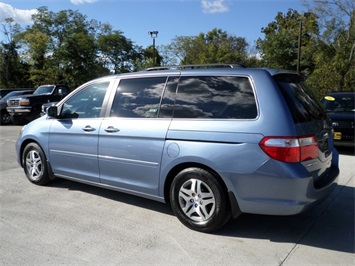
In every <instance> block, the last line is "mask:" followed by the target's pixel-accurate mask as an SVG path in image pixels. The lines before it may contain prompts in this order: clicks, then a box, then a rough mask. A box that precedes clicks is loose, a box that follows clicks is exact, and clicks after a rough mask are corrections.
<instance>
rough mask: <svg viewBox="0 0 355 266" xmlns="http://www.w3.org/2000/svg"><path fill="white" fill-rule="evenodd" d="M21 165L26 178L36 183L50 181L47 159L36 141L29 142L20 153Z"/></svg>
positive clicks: (42, 183)
mask: <svg viewBox="0 0 355 266" xmlns="http://www.w3.org/2000/svg"><path fill="white" fill-rule="evenodd" d="M22 160H23V166H24V170H25V174H26V177H27V179H28V180H29V181H30V182H31V183H33V184H36V185H45V184H47V183H49V182H50V178H49V175H48V168H47V160H46V156H45V155H44V152H43V150H42V149H41V147H40V146H38V145H37V144H36V143H29V144H28V145H27V146H26V147H25V149H24V151H23V155H22Z"/></svg>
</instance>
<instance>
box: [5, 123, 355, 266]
mask: <svg viewBox="0 0 355 266" xmlns="http://www.w3.org/2000/svg"><path fill="white" fill-rule="evenodd" d="M20 128H21V127H19V126H0V265H355V255H354V253H355V245H354V217H355V215H354V211H355V209H354V195H355V156H354V154H353V152H352V151H351V150H340V152H341V155H340V171H341V174H340V180H339V185H338V187H337V189H336V190H335V191H334V192H333V193H332V194H331V195H330V197H328V198H327V199H326V200H325V201H324V202H322V203H321V204H320V205H318V206H316V207H315V208H313V209H311V210H310V211H308V212H306V213H303V214H301V215H296V216H288V217H283V216H264V215H249V214H243V215H242V216H240V217H239V218H238V219H237V220H232V221H230V222H229V223H228V224H227V225H226V226H225V227H223V228H222V229H221V230H219V231H217V232H215V233H213V234H205V233H198V232H195V231H192V230H189V229H188V228H186V227H184V226H183V225H182V224H181V223H180V222H179V221H178V219H177V218H176V217H175V216H174V215H173V213H172V211H171V209H170V207H169V206H168V205H165V204H162V203H159V202H154V201H151V200H147V199H143V198H139V197H135V196H130V195H126V194H123V193H118V192H113V191H108V190H104V189H100V188H96V187H91V186H87V185H83V184H79V183H74V182H71V181H66V180H57V181H56V182H54V183H52V184H51V185H49V186H36V185H33V184H31V183H30V182H29V181H27V179H26V177H25V175H24V172H23V169H22V168H20V167H19V165H18V164H17V162H16V155H15V149H14V145H15V141H16V139H17V137H18V134H19V131H20Z"/></svg>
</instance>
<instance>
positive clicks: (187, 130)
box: [16, 65, 339, 232]
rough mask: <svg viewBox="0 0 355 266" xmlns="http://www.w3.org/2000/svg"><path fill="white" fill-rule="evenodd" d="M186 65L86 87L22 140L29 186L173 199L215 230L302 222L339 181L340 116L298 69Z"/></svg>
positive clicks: (182, 213) (190, 222)
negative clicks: (335, 118)
mask: <svg viewBox="0 0 355 266" xmlns="http://www.w3.org/2000/svg"><path fill="white" fill-rule="evenodd" d="M225 66H226V65H217V66H215V65H213V66H210V68H209V66H201V65H196V66H195V65H194V66H177V67H172V68H169V69H167V67H164V69H160V68H153V69H149V70H147V71H142V72H137V73H129V74H120V75H111V76H107V77H103V78H99V79H95V80H92V81H89V82H87V83H85V84H84V85H82V86H80V87H79V88H78V89H76V90H75V91H73V92H72V93H71V94H70V95H68V96H67V97H66V98H64V99H63V100H61V101H60V102H59V103H58V104H57V105H54V106H50V107H49V108H48V110H47V115H45V116H42V117H41V118H39V119H37V120H35V121H33V122H31V123H29V124H28V125H26V126H25V127H24V128H23V130H22V133H21V135H20V136H19V139H18V141H17V143H16V150H17V154H18V161H19V163H20V165H21V166H22V167H23V168H24V172H25V174H26V176H27V178H28V180H29V181H30V182H32V183H34V184H38V185H44V184H47V183H48V182H50V181H52V180H53V179H55V178H65V179H69V180H74V181H78V182H82V183H85V184H90V185H95V186H99V187H102V188H107V189H112V190H116V191H121V192H125V193H130V194H133V195H137V196H141V197H146V198H148V199H152V200H157V201H161V202H166V203H169V204H170V205H171V207H172V210H173V212H174V213H175V215H176V216H177V218H178V219H179V220H180V221H181V222H182V223H183V224H184V225H185V226H187V227H189V228H191V229H193V230H197V231H201V232H211V231H213V230H216V229H218V228H220V227H221V226H223V225H224V224H225V223H226V222H227V221H228V220H229V219H230V217H233V218H237V217H238V216H239V215H240V214H241V213H254V214H268V215H293V214H298V213H301V212H303V211H304V210H306V209H308V208H309V207H311V206H313V205H314V204H316V203H317V202H319V201H320V200H322V199H324V198H325V197H326V196H327V195H329V193H330V192H331V191H332V190H333V189H334V188H335V187H336V185H337V177H338V174H339V167H338V158H339V157H338V156H339V155H338V153H337V152H336V150H335V149H334V147H333V135H332V127H331V121H330V119H329V118H328V117H327V116H326V113H325V111H324V109H323V108H322V106H321V104H320V103H319V101H318V100H316V99H315V98H314V97H313V96H312V95H311V93H310V92H309V91H308V89H307V88H306V87H305V86H304V84H303V82H302V80H303V78H301V77H300V76H299V75H298V73H296V72H293V71H282V70H273V69H252V68H244V67H241V66H238V65H227V66H229V67H230V68H225Z"/></svg>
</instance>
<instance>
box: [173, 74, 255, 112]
mask: <svg viewBox="0 0 355 266" xmlns="http://www.w3.org/2000/svg"><path fill="white" fill-rule="evenodd" d="M256 116H257V107H256V101H255V97H254V92H253V89H252V86H251V84H250V81H249V79H248V78H247V77H236V76H199V77H194V76H190V77H189V76H187V77H181V79H180V83H179V87H178V94H177V98H176V103H175V109H174V117H175V118H221V119H228V118H230V119H252V118H256Z"/></svg>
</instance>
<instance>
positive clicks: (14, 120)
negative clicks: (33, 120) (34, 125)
mask: <svg viewBox="0 0 355 266" xmlns="http://www.w3.org/2000/svg"><path fill="white" fill-rule="evenodd" d="M10 118H11V122H12V123H13V124H14V125H24V124H26V121H25V119H24V118H23V117H21V116H17V115H10Z"/></svg>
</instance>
